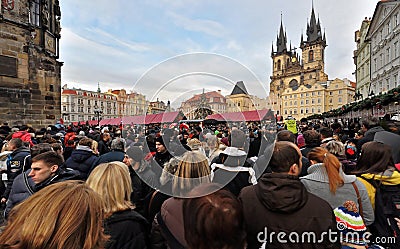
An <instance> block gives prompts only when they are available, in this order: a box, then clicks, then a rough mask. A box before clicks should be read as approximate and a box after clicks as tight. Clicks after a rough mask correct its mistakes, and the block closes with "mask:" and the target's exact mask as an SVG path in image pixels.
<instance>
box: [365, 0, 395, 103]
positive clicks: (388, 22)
mask: <svg viewBox="0 0 400 249" xmlns="http://www.w3.org/2000/svg"><path fill="white" fill-rule="evenodd" d="M399 33H400V2H398V1H395V0H388V1H379V2H378V3H377V5H376V9H375V12H374V15H373V17H372V20H371V24H370V27H369V30H368V33H367V37H366V39H367V40H369V41H370V42H371V83H370V86H369V90H368V92H369V93H370V94H371V93H374V94H375V95H376V94H378V93H381V92H386V91H388V90H390V89H393V88H395V87H397V86H399V71H400V47H399V42H400V40H399V38H400V35H399Z"/></svg>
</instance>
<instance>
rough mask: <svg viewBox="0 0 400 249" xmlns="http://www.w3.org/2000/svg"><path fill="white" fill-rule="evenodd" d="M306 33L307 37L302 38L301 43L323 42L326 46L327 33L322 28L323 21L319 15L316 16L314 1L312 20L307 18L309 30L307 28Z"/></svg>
mask: <svg viewBox="0 0 400 249" xmlns="http://www.w3.org/2000/svg"><path fill="white" fill-rule="evenodd" d="M302 35H303V34H302ZM306 35H307V38H306V40H305V41H304V40H303V39H301V41H300V44H301V45H302V44H304V43H306V44H307V43H308V44H311V43H322V44H323V45H324V46H326V40H325V34H322V29H321V22H320V20H319V17H318V18H316V17H315V12H314V3H313V4H312V8H311V18H310V21H308V20H307V30H306Z"/></svg>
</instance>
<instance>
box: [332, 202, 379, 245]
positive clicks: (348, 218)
mask: <svg viewBox="0 0 400 249" xmlns="http://www.w3.org/2000/svg"><path fill="white" fill-rule="evenodd" d="M333 213H334V214H335V217H336V225H337V228H338V230H339V232H340V241H341V243H342V249H350V248H355V249H358V248H363V249H364V248H370V249H373V248H376V249H378V248H383V247H381V246H378V245H371V246H367V241H366V240H367V239H368V238H369V237H370V236H369V235H370V234H369V235H368V232H367V227H366V226H365V224H364V221H363V219H362V217H361V215H360V214H359V213H358V208H357V204H356V203H355V202H354V201H346V202H345V203H344V204H343V206H339V207H337V208H335V209H334V210H333Z"/></svg>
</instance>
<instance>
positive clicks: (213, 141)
mask: <svg viewBox="0 0 400 249" xmlns="http://www.w3.org/2000/svg"><path fill="white" fill-rule="evenodd" d="M207 145H208V148H210V149H211V150H213V149H215V148H219V140H218V138H217V136H214V135H212V136H210V137H209V138H208V139H207Z"/></svg>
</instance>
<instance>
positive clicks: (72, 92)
mask: <svg viewBox="0 0 400 249" xmlns="http://www.w3.org/2000/svg"><path fill="white" fill-rule="evenodd" d="M62 94H75V95H77V92H76V90H71V89H64V90H63V91H62Z"/></svg>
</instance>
